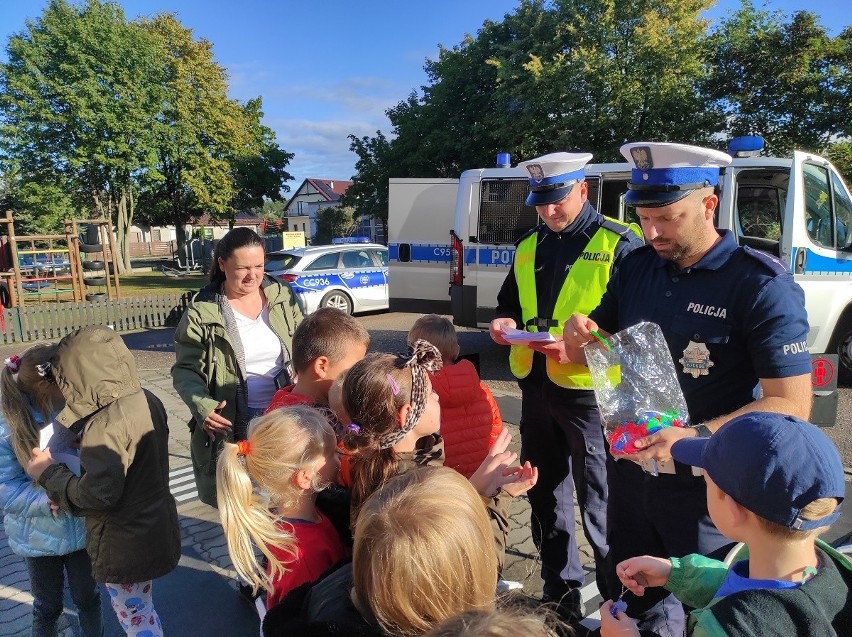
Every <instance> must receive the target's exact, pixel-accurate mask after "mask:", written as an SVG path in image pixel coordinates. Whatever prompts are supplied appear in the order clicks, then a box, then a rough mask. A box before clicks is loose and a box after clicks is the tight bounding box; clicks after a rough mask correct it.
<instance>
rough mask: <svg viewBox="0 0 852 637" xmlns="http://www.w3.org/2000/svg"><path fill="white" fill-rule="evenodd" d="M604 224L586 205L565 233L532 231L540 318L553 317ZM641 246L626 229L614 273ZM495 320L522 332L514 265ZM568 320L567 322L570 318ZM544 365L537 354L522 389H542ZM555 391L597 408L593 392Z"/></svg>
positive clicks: (500, 295)
mask: <svg viewBox="0 0 852 637" xmlns="http://www.w3.org/2000/svg"><path fill="white" fill-rule="evenodd" d="M603 221H604V216H603V215H601V214H600V213H599V212H597V211H596V210H595V209H594V208H593V207H592V205H591V204H590V203H589V202H588V201H586V202H585V203H584V204H583V208H582V209H581V210H580V214H579V215H577V218H576V219H575V220H574V222H573V223H571V224H569V225H568V227H566V228H565V229H564V230H562V232H553V231H552V230H550V229H549V228H548V227H547V226H545V225H544V224H540V225H539V226H536V229H533V230H531V231H530V232H537V233H538V245H537V246H536V251H535V287H536V299H537V300H538V312H539V313H538V316H540V317H550V316H552V314H553V306H554V305H555V304H556V299H557V298H558V297H559V292H560V290H561V289H562V284H563V283H564V282H565V277H567V276H568V272H569V271H570V269H571V265H572V264H573V263H574V262H575V261H576V260H577V259H578V258H579V257H580V254H581V253H582V252H583V250H584V249H585V248H586V246H587V245H588V243H589V241H590V240H591V238H592V237H593V236H594V234H595V233H596V232H597V231H598V228H600V227H601V223H602V222H603ZM527 236H529V233H527V234H525V235H524V236H523V237H521V239H520V240H519V241H518V243H520V241H521V240H523V239H524V238H526V237H527ZM642 245H644V241H642V239H640V238H639V237H637V236H636V235H635V234H634V233H633V232H631V231H629V230H627V229H626V228H625V233H624V234H623V235H622V240H621V241H619V242H618V245H617V246H616V248H615V256H614V259H613V263H612V270H611V273H614V272H616V271H617V270H618V268H619V267H620V264H621V261H622V259H623V258H624V256H625V255H626V254H627V253H628V252H630V251H631V250H634V249H636V248H638V247H640V246H642ZM494 316H495V318H512V319H514V320H515V322H516V323H517V325H518V328H519V329H523V325H522V321H521V300H520V294H519V291H518V282H517V279H516V278H515V266H514V264H512V267H511V269H510V270H509V274H508V275H507V276H506V279H505V280H504V281H503V285H502V286H501V288H500V292H499V293H498V294H497V307H496V309H495V312H494ZM565 318H566V319H567V318H568V317H565ZM545 361H546V358H545V356H544V354H540V353H538V352H536V353H535V355H534V357H533V368H532V370H531V371H530V374H529V376H527V377H526V378H522V379H520V380H519V381H518V383H519V385H520V386H521V388H522V389H523V387H524V385H525V384H527V383H529V384H531V385H535V386H540V385H541V379H543V378H546V377H547V373H546V371H545ZM553 387H554V388H556V389H557V390H562V392H567V394H566V395H569V396H572V397H574V398H575V399H576V398H577V396H578V394H581V393H588V400H589V404H596V403H595V402H594V400H595V399H594V393H593V392H592V391H591V390H588V392H584V391H583V390H576V389H564V388H557V386H556V385H553Z"/></svg>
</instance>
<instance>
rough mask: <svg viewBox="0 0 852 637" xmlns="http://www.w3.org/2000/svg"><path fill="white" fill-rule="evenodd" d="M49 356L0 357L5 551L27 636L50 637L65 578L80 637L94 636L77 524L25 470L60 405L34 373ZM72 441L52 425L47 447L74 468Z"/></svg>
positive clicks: (46, 352)
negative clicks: (21, 561)
mask: <svg viewBox="0 0 852 637" xmlns="http://www.w3.org/2000/svg"><path fill="white" fill-rule="evenodd" d="M55 353H56V345H52V344H49V343H39V344H36V345H33V346H32V347H30V348H29V349H28V350H26V351H25V352H24V353H23V354H22V355H21V356H12V357H10V358H7V359H6V364H5V365H4V366H3V368H2V371H0V385H2V406H3V414H2V415H3V416H4V417H5V420H4V419H3V418H0V510H2V512H3V516H4V517H3V522H4V525H5V527H6V535H7V536H8V539H9V547H10V548H11V549H12V552H13V553H15V555H20V556H22V557H23V558H25V560H26V563H27V571H28V572H29V575H30V584H31V590H32V595H33V623H32V630H33V635H34V637H55V636H56V623H57V620H58V619H59V616H60V615H62V608H63V588H64V579H65V575H66V574H67V576H68V588H69V589H70V591H71V599H73V600H74V605H75V606H76V607H77V614H78V617H79V620H80V631H81V632H82V634H83V637H100V635H101V632H102V630H103V628H102V620H101V594H100V591H99V589H98V585H97V584H96V583H95V580H94V579H93V578H92V562H91V560H90V559H89V554H88V553H86V528H85V525H84V523H83V520H82V519H81V518H77V517H74V516H73V515H71V514H70V513H68V512H67V511H62V510H60V509H58V508H57V507H56V506H55V505H54V504H53V503H52V502H51V501H50V500H49V499H48V496H47V493H46V492H45V490H44V489H43V488H42V487H40V486H38V485H37V484H34V483H33V481H32V480H31V479H30V478H29V476H27V474H26V472H25V471H24V467H25V466H26V465H27V463H28V462H29V459H30V450H31V449H32V448H33V447H38V446H41V443H40V440H41V438H47V437H48V436H50V432H52V431H53V430H54V426H53V422H52V420H53V414H55V413H56V412H57V411H58V410H60V409H61V408H62V407H63V405H64V402H65V399H64V398H63V397H62V392H60V391H59V388H58V387H57V386H56V385H55V384H53V383H50V382H47V381H46V380H45V379H44V378H43V377H42V376H40V375H39V373H38V371H37V367H38V366H39V365H43V364H44V363H46V362H48V361H49V360H50V359H51V357H52V356H53V355H54V354H55ZM76 438H77V437H76V436H75V435H74V434H72V433H71V432H69V431H68V430H67V429H65V428H64V427H61V426H59V427H58V429H57V430H56V433H55V434H53V435H52V436H51V437H50V438H49V442H48V446H49V447H50V449H51V451H52V452H53V453H55V454H56V455H57V456H58V455H59V454H66V455H67V456H69V457H70V460H69V461H70V462H72V463H73V461H74V459H78V458H79V452H78V451H77V449H75V448H74V446H75V445H76ZM78 461H79V460H78Z"/></svg>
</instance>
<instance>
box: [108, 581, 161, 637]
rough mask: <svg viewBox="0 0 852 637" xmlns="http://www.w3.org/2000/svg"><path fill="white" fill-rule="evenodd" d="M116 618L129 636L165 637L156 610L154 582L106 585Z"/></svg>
mask: <svg viewBox="0 0 852 637" xmlns="http://www.w3.org/2000/svg"><path fill="white" fill-rule="evenodd" d="M105 586H106V588H107V592H108V593H109V601H110V603H111V604H112V609H113V610H114V611H115V614H116V617H118V621H119V623H120V624H121V627H122V628H123V629H124V632H125V633H127V634H128V635H136V636H137V637H163V629H162V627H161V626H160V618H159V617H158V616H157V611H155V610H154V598H153V594H152V588H153V587H152V582H151V581H150V580H148V581H147V582H138V583H136V584H105Z"/></svg>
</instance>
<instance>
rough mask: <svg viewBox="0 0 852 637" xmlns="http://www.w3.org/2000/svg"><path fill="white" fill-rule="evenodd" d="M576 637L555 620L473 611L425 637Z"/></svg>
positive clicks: (525, 614)
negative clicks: (571, 636)
mask: <svg viewBox="0 0 852 637" xmlns="http://www.w3.org/2000/svg"><path fill="white" fill-rule="evenodd" d="M557 629H558V630H560V632H561V634H563V635H565V634H570V635H573V634H574V633H573V632H568V631H570V630H571V629H570V628H568V626H566V625H564V624H562V623H561V622H560V621H559V620H558V619H556V618H555V617H550V616H545V615H542V614H536V613H532V612H523V611H521V610H519V609H515V610H512V609H495V610H493V611H481V610H471V611H467V612H464V613H461V614H460V615H456V616H455V617H453V618H451V619H448V620H447V621H445V622H442V623H441V624H440V625H439V626H435V628H433V629H432V630H430V631H429V632H428V633H426V634H424V635H423V637H557V636H558V634H559V633H557Z"/></svg>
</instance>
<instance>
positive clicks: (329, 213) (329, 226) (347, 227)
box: [313, 206, 358, 245]
mask: <svg viewBox="0 0 852 637" xmlns="http://www.w3.org/2000/svg"><path fill="white" fill-rule="evenodd" d="M353 213H354V211H353V210H352V208H349V207H348V206H325V207H323V208H320V210H319V211H317V231H316V233H315V234H314V238H313V244H314V245H327V244H330V243H331V240H332V239H337V238H340V237H351V236H352V235H353V234H354V233H355V230H357V229H358V223H357V222H356V221H355V216H354V214H353Z"/></svg>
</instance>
